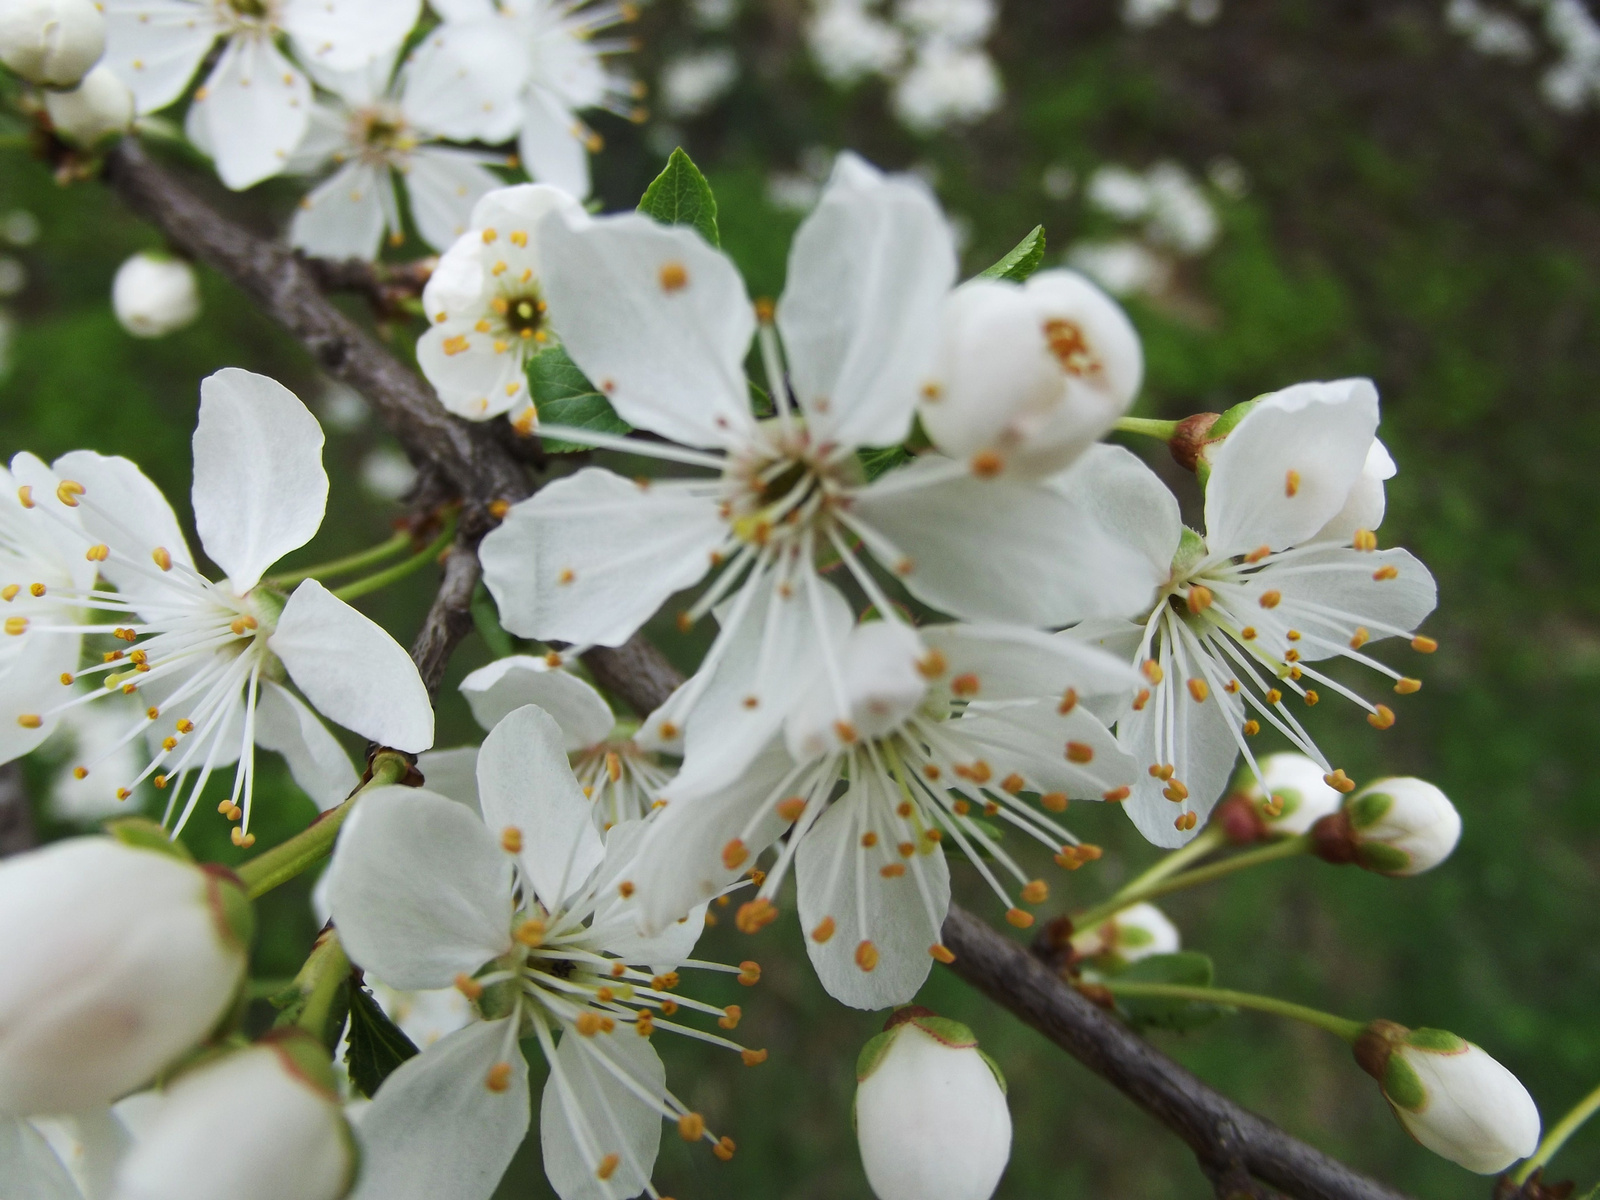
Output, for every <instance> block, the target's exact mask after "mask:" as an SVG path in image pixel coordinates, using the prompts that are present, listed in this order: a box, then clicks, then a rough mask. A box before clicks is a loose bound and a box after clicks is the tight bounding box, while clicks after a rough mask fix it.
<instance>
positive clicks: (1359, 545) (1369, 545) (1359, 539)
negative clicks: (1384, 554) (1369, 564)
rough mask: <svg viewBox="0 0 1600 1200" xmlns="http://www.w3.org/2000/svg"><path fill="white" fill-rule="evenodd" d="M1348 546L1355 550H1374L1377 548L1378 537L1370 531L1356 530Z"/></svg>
mask: <svg viewBox="0 0 1600 1200" xmlns="http://www.w3.org/2000/svg"><path fill="white" fill-rule="evenodd" d="M1350 544H1351V545H1352V546H1354V547H1355V548H1356V549H1357V550H1366V551H1371V550H1376V549H1377V548H1378V535H1377V534H1375V533H1373V532H1372V530H1370V529H1358V530H1356V533H1355V536H1354V537H1353V538H1351V539H1350Z"/></svg>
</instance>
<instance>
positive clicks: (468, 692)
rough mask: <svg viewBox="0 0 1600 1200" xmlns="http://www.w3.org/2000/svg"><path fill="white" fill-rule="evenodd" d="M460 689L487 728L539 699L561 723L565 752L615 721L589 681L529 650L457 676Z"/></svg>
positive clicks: (589, 742)
mask: <svg viewBox="0 0 1600 1200" xmlns="http://www.w3.org/2000/svg"><path fill="white" fill-rule="evenodd" d="M461 694H462V695H464V696H465V697H466V698H467V703H468V704H469V705H470V706H471V708H472V715H473V716H474V717H475V718H476V719H477V722H478V724H479V725H482V726H483V727H484V728H485V729H493V728H494V727H495V726H496V725H498V724H499V723H500V720H501V718H502V717H504V716H505V715H506V714H507V713H510V712H512V711H513V710H515V709H519V708H521V707H522V706H523V705H524V704H537V705H538V706H539V707H540V708H542V709H543V710H544V711H545V712H547V713H549V714H550V716H552V717H553V718H555V722H556V724H557V725H559V726H560V727H561V732H562V734H563V735H564V736H565V739H566V741H565V745H566V750H567V753H569V754H570V753H572V752H573V751H574V750H583V749H586V748H587V747H589V746H593V745H595V744H596V743H597V742H603V741H605V740H606V738H607V737H609V736H610V735H611V727H612V726H613V725H615V724H616V717H614V716H613V715H612V713H611V706H610V705H609V704H607V703H606V701H605V697H604V696H602V695H601V694H600V693H599V692H597V691H596V690H595V689H594V687H593V686H592V685H591V684H588V683H585V682H584V681H583V680H581V679H579V678H578V677H577V676H576V675H574V674H572V673H571V672H570V671H563V670H562V669H561V668H560V667H552V666H551V665H550V664H549V663H548V662H546V661H545V660H544V659H542V658H534V657H533V656H531V655H527V654H516V655H512V656H511V657H510V658H502V659H500V660H499V661H497V662H492V663H490V664H489V665H488V666H487V667H481V668H479V669H478V670H476V671H474V672H473V673H472V674H470V675H468V676H467V677H466V678H465V679H463V680H462V681H461Z"/></svg>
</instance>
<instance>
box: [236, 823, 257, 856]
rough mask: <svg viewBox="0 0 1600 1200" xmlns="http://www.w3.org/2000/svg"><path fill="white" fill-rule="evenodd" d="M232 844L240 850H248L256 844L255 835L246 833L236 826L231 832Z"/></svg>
mask: <svg viewBox="0 0 1600 1200" xmlns="http://www.w3.org/2000/svg"><path fill="white" fill-rule="evenodd" d="M233 844H234V845H235V846H238V847H239V848H240V849H242V850H248V849H249V848H250V847H251V846H254V845H255V844H256V835H255V834H253V833H246V832H245V831H244V830H242V829H240V828H239V827H238V826H235V827H234V830H233Z"/></svg>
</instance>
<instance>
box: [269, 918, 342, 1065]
mask: <svg viewBox="0 0 1600 1200" xmlns="http://www.w3.org/2000/svg"><path fill="white" fill-rule="evenodd" d="M349 978H350V957H349V955H347V954H346V953H345V952H344V945H343V943H342V942H340V940H339V931H338V930H337V929H330V930H328V931H327V932H326V933H325V934H323V936H322V937H320V938H318V939H317V944H316V946H315V947H313V948H312V951H311V953H310V954H309V955H307V956H306V961H305V965H304V966H303V967H301V968H300V974H298V975H296V976H295V984H296V985H297V986H298V988H299V990H300V995H301V996H303V997H304V999H303V1000H302V1001H301V1002H300V1004H298V1005H297V1006H295V1007H292V1008H290V1009H289V1010H288V1011H287V1012H285V1013H284V1017H285V1018H288V1019H289V1020H285V1021H283V1023H284V1024H288V1023H289V1022H290V1021H292V1022H293V1023H294V1024H295V1025H296V1026H298V1027H299V1028H301V1029H304V1030H305V1031H306V1032H307V1033H309V1034H310V1035H311V1036H312V1037H314V1038H316V1039H317V1040H318V1041H320V1042H322V1043H323V1044H324V1045H325V1046H329V1047H332V1046H334V1045H337V1044H338V1041H339V1034H340V1033H341V1032H343V1029H344V1015H345V1014H344V1009H343V1008H341V1007H340V1005H339V989H340V988H341V987H343V986H344V985H345V982H346V981H347V980H348V979H349Z"/></svg>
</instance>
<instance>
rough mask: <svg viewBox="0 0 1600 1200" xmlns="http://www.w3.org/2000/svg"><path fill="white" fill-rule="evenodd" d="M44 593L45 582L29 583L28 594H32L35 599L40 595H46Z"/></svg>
mask: <svg viewBox="0 0 1600 1200" xmlns="http://www.w3.org/2000/svg"><path fill="white" fill-rule="evenodd" d="M44 593H45V586H44V584H42V583H30V584H29V585H28V595H30V596H32V597H33V598H34V599H35V600H37V599H38V598H39V597H40V596H42V595H44Z"/></svg>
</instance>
